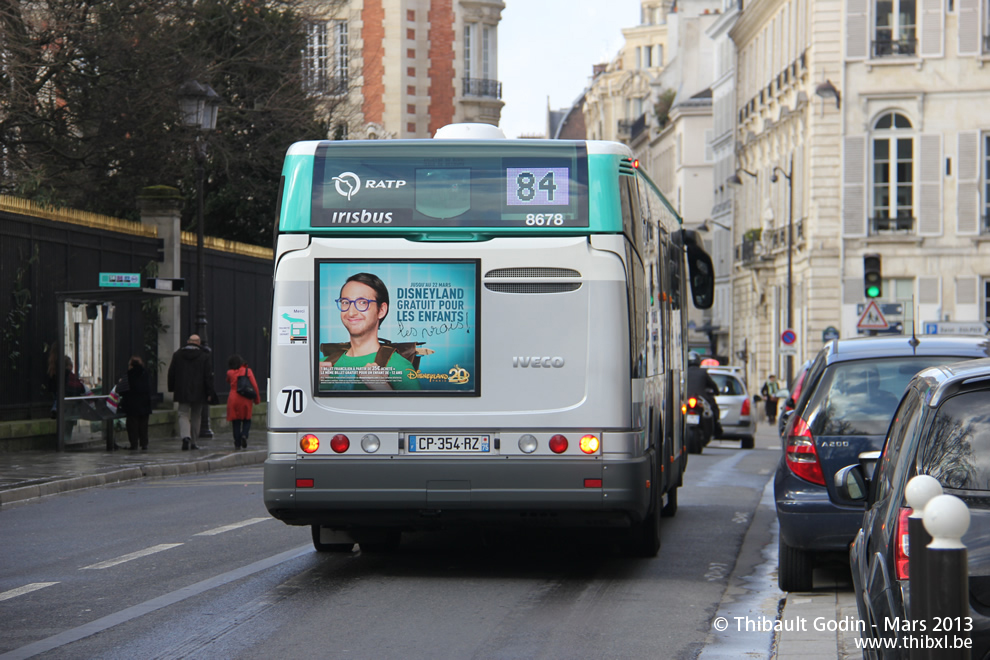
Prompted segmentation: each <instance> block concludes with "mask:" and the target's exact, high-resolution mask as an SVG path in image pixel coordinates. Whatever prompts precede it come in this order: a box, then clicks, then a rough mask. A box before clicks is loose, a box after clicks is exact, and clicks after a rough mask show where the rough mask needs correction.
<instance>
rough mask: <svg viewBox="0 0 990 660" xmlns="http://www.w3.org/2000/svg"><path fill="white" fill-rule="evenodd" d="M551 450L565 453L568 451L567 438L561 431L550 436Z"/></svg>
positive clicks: (556, 452)
mask: <svg viewBox="0 0 990 660" xmlns="http://www.w3.org/2000/svg"><path fill="white" fill-rule="evenodd" d="M550 451H552V452H553V453H555V454H563V453H564V452H565V451H567V438H565V437H564V436H562V435H560V434H559V433H558V434H557V435H555V436H553V437H552V438H550Z"/></svg>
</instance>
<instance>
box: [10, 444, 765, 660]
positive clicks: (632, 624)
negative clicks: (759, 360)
mask: <svg viewBox="0 0 990 660" xmlns="http://www.w3.org/2000/svg"><path fill="white" fill-rule="evenodd" d="M778 455H779V449H778V446H777V444H776V441H775V440H774V439H773V437H772V434H771V433H770V431H769V429H767V428H764V430H763V431H761V433H760V436H759V438H758V439H757V447H756V449H754V450H741V449H740V448H739V446H738V443H729V442H715V443H713V444H712V445H711V446H709V447H708V448H707V449H706V450H705V452H704V453H703V454H702V455H696V456H691V457H690V463H689V467H688V474H687V483H686V484H685V486H684V487H683V488H682V489H681V492H680V497H679V500H680V504H679V511H678V514H677V516H676V517H674V518H670V519H664V522H663V547H662V548H661V551H660V554H659V556H658V557H657V558H655V559H651V560H631V559H628V558H625V557H623V556H622V555H620V554H619V553H618V552H616V551H615V548H614V547H612V546H611V545H610V544H609V543H607V542H606V541H605V540H602V539H600V538H595V537H594V535H585V536H584V537H576V536H574V535H559V534H543V535H541V534H531V535H526V536H520V537H510V538H506V537H502V536H493V535H486V534H482V533H478V534H463V533H461V534H454V533H436V534H414V535H407V536H405V537H403V544H402V546H401V548H400V549H399V550H398V551H397V552H395V553H390V554H367V553H362V552H360V550H357V551H355V552H353V553H351V554H347V555H333V554H318V553H316V552H314V551H313V549H312V545H311V543H310V538H309V530H308V528H298V527H288V526H286V525H284V524H282V523H281V522H278V521H275V520H273V519H271V518H270V517H269V516H268V515H267V512H266V511H265V509H264V506H263V504H262V473H261V469H260V467H251V468H241V469H234V470H230V471H227V472H221V473H211V474H207V475H202V476H199V475H197V476H190V477H176V478H171V479H160V480H145V481H140V482H128V483H126V484H122V485H118V486H110V487H103V488H97V489H92V490H87V491H80V492H76V493H69V494H65V495H61V496H57V497H52V498H47V499H44V500H35V501H31V502H28V503H25V504H23V505H20V506H15V507H12V508H9V509H4V510H3V511H0V529H2V530H3V534H2V537H0V556H2V557H3V561H2V564H0V660H5V659H7V658H26V657H34V656H36V655H40V656H41V657H44V658H96V657H99V658H128V659H132V658H138V657H140V658H162V659H164V658H220V657H223V658H265V659H267V658H271V657H279V658H286V659H291V658H311V657H314V656H316V657H324V658H378V659H388V658H403V659H407V658H427V657H428V658H452V659H453V658H458V659H460V658H520V659H523V658H527V659H528V658H536V657H540V658H575V657H607V658H695V657H697V656H698V655H699V653H701V652H702V650H704V649H705V648H706V645H708V646H709V650H711V645H712V644H716V645H717V644H719V641H718V640H717V639H715V640H713V636H712V635H711V633H712V629H711V622H712V619H713V617H714V616H715V614H716V612H721V611H723V610H724V609H725V608H724V604H723V599H724V597H725V594H726V588H727V585H728V583H729V576H730V573H731V572H732V571H733V570H734V569H736V570H737V572H738V571H748V572H752V570H754V568H755V566H756V564H757V563H758V562H759V561H762V560H761V559H760V552H759V549H757V551H756V552H750V553H748V557H749V558H748V559H746V561H748V562H751V564H752V565H749V566H738V567H737V556H738V555H739V552H740V548H741V546H742V544H743V539H744V536H745V535H746V533H747V531H748V530H749V529H750V525H751V522H752V520H753V516H754V513H755V512H756V511H757V507H758V505H759V503H760V501H761V498H765V496H766V486H767V484H768V481H769V480H770V477H771V475H772V471H773V469H774V466H775V464H776V461H777V457H778ZM764 541H765V540H764ZM764 541H761V542H764ZM748 572H745V573H743V574H744V575H746V574H748ZM780 596H781V595H780V594H779V592H777V593H776V594H769V595H768V594H760V593H754V594H749V595H748V596H747V597H748V598H751V599H753V601H754V602H758V601H761V600H767V599H769V601H768V602H771V603H775V602H776V601H775V600H774V599H775V598H776V599H779V598H780ZM736 600H739V597H738V596H737V597H736ZM720 608H721V609H720ZM770 615H771V616H773V612H770ZM768 640H769V636H762V635H756V634H755V633H753V634H747V636H746V638H745V639H744V640H742V642H743V647H749V646H752V647H754V648H768V645H769V641H768ZM736 650H737V651H738V650H740V649H739V647H737V648H736ZM737 657H738V656H737Z"/></svg>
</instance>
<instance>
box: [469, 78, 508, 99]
mask: <svg viewBox="0 0 990 660" xmlns="http://www.w3.org/2000/svg"><path fill="white" fill-rule="evenodd" d="M463 81H464V90H463V94H464V96H482V97H484V98H489V99H500V98H502V83H500V82H499V81H497V80H489V79H487V78H464V79H463Z"/></svg>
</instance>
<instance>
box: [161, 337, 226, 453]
mask: <svg viewBox="0 0 990 660" xmlns="http://www.w3.org/2000/svg"><path fill="white" fill-rule="evenodd" d="M210 362H211V360H210V354H209V353H207V352H206V351H204V350H203V347H202V346H200V338H199V335H189V339H187V340H186V345H185V346H183V347H182V348H180V349H179V350H177V351H176V352H175V353H174V354H173V355H172V363H171V364H170V365H169V366H168V391H169V392H174V393H175V397H174V398H175V401H176V403H178V404H179V435H180V436H181V437H182V448H183V449H199V448H198V447H197V446H196V441H195V440H193V434H192V421H193V420H195V423H196V427H197V428H198V427H199V420H200V419H201V418H202V415H203V406H205V405H206V404H208V403H212V402H214V401H216V398H217V395H216V391H215V390H214V387H213V368H212V367H211V366H210Z"/></svg>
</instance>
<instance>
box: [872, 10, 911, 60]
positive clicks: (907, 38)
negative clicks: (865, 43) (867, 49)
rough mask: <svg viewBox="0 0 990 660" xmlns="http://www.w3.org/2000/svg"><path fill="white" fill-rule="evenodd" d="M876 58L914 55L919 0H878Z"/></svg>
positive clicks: (874, 45)
mask: <svg viewBox="0 0 990 660" xmlns="http://www.w3.org/2000/svg"><path fill="white" fill-rule="evenodd" d="M876 8H877V30H876V35H875V41H874V42H873V56H874V57H889V56H892V55H914V54H915V48H916V45H917V42H916V40H915V31H916V28H917V25H918V20H917V0H877V3H876Z"/></svg>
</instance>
